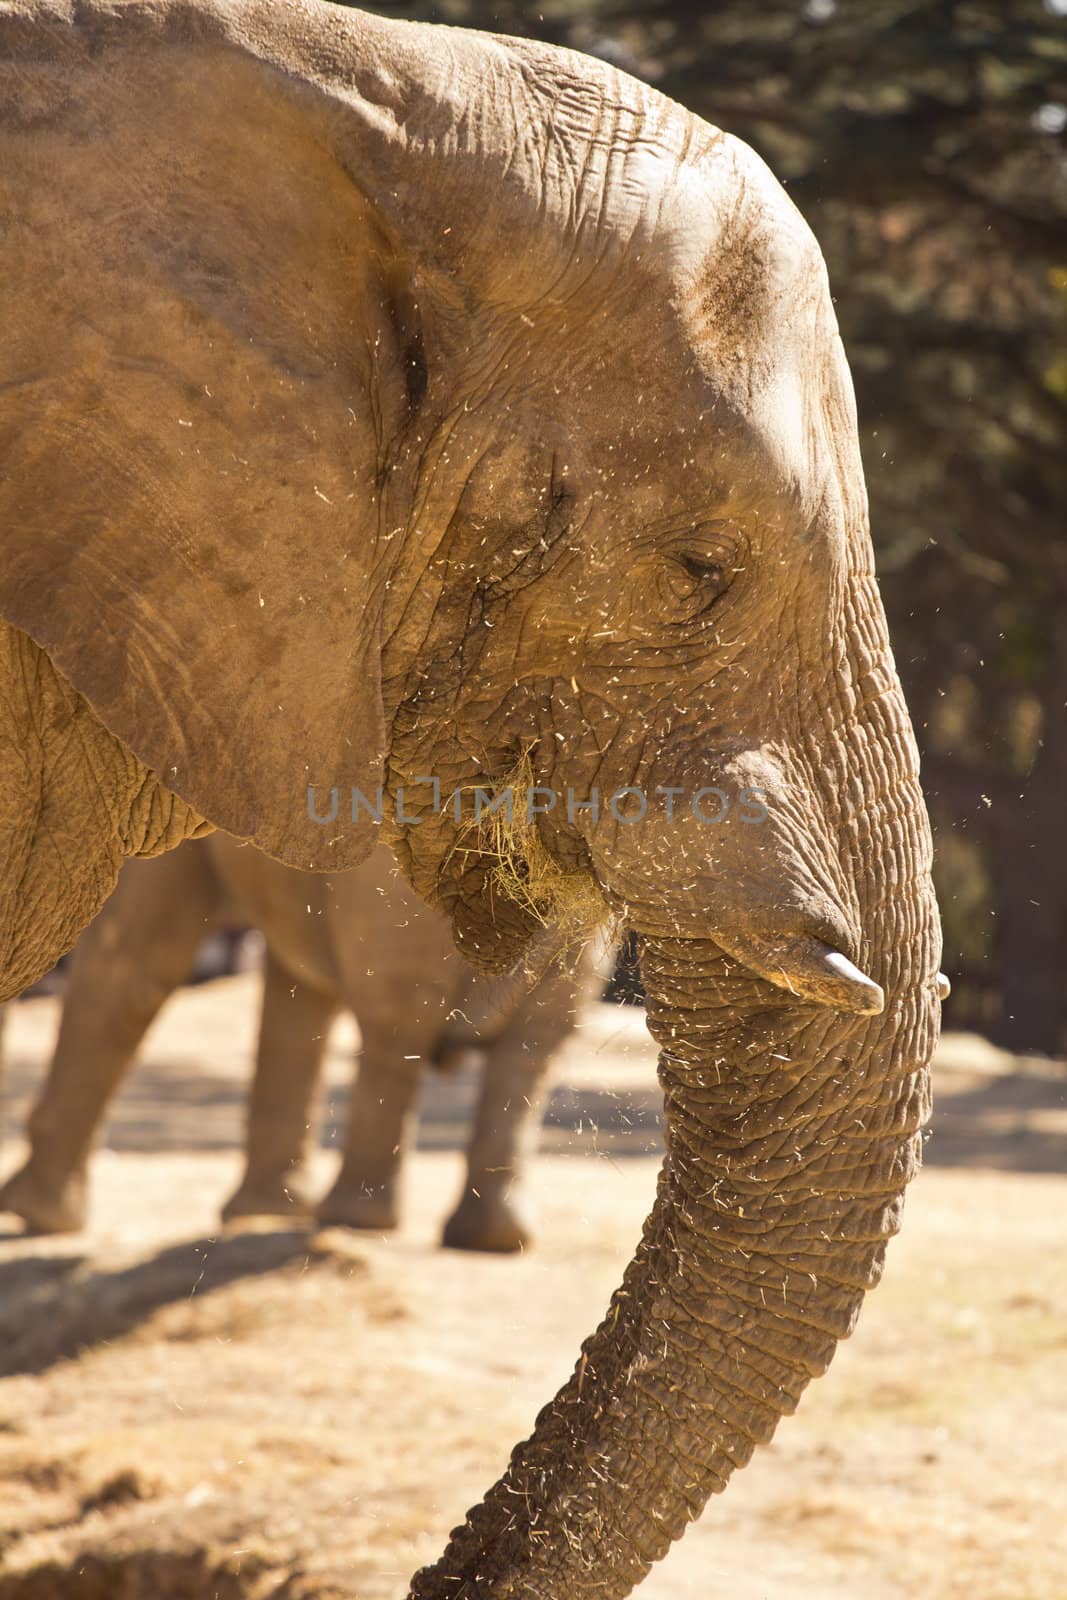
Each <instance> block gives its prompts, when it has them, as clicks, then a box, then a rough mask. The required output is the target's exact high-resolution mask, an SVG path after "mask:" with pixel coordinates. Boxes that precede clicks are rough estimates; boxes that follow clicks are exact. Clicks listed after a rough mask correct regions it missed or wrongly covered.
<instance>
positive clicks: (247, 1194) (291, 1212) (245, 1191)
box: [222, 1171, 311, 1222]
mask: <svg viewBox="0 0 1067 1600" xmlns="http://www.w3.org/2000/svg"><path fill="white" fill-rule="evenodd" d="M310 1215H311V1202H310V1201H309V1199H308V1197H307V1194H306V1192H305V1189H304V1185H303V1181H302V1179H301V1177H300V1175H299V1174H298V1173H295V1172H293V1171H289V1172H279V1173H274V1174H273V1175H271V1176H270V1177H263V1178H257V1177H249V1176H246V1177H244V1178H243V1179H242V1180H241V1183H240V1184H239V1185H238V1187H237V1188H236V1189H235V1190H234V1192H233V1194H232V1195H231V1196H230V1198H229V1199H228V1200H227V1202H226V1204H225V1205H224V1206H223V1208H222V1220H223V1222H235V1221H237V1219H238V1218H240V1217H289V1218H290V1219H292V1218H294V1217H305V1218H306V1217H309V1216H310Z"/></svg>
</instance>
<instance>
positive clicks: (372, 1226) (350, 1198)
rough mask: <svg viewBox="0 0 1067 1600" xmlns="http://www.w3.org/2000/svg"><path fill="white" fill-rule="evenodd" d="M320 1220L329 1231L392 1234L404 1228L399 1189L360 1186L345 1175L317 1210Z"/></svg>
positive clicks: (389, 1186) (368, 1185) (393, 1186)
mask: <svg viewBox="0 0 1067 1600" xmlns="http://www.w3.org/2000/svg"><path fill="white" fill-rule="evenodd" d="M315 1216H316V1219H317V1220H318V1221H319V1222H320V1223H321V1224H322V1225H323V1227H327V1228H363V1229H367V1230H369V1231H370V1232H372V1233H391V1232H392V1230H393V1229H394V1228H396V1227H398V1226H399V1224H400V1207H399V1205H398V1203H397V1196H396V1188H395V1185H393V1184H391V1183H389V1184H381V1183H379V1184H375V1185H373V1186H372V1185H370V1184H366V1183H356V1182H354V1181H353V1180H352V1179H351V1178H346V1177H345V1176H344V1174H342V1176H341V1177H340V1178H338V1180H337V1182H336V1183H335V1184H334V1186H333V1188H332V1189H331V1190H330V1192H329V1193H328V1194H327V1195H325V1196H324V1197H323V1198H322V1199H321V1200H320V1201H319V1203H318V1205H317V1206H316V1208H315Z"/></svg>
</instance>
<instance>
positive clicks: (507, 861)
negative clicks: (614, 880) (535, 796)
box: [458, 748, 618, 951]
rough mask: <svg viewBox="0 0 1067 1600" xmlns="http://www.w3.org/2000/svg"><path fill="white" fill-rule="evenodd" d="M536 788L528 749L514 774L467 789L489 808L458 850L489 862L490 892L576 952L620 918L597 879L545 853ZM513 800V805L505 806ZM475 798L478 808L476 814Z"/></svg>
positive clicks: (610, 929)
mask: <svg viewBox="0 0 1067 1600" xmlns="http://www.w3.org/2000/svg"><path fill="white" fill-rule="evenodd" d="M536 786H537V783H536V774H535V772H534V769H533V763H532V761H531V760H530V749H529V748H527V749H526V750H524V751H523V752H522V754H521V756H520V757H519V759H518V761H517V762H516V764H515V766H514V767H513V768H512V770H511V771H510V772H509V773H507V774H506V775H505V776H504V777H503V778H501V779H499V780H497V781H495V782H494V783H493V784H492V785H491V786H490V785H488V784H484V783H483V784H478V785H471V786H469V787H466V788H465V789H464V790H463V791H461V792H462V793H464V794H468V795H472V796H475V797H476V796H477V795H478V793H479V792H480V793H481V794H482V795H483V796H484V795H485V793H486V791H487V790H490V792H491V797H490V805H491V806H492V807H494V808H495V809H489V808H488V807H486V809H484V810H483V811H482V813H481V815H477V814H476V815H475V817H474V819H472V820H471V821H470V822H469V823H468V824H467V826H466V828H465V829H464V830H463V832H462V833H461V835H460V839H459V844H458V848H460V849H462V850H465V851H469V852H471V853H472V854H474V855H478V856H482V857H486V858H488V861H489V862H490V863H491V865H489V867H488V879H489V886H490V892H491V893H493V894H499V895H500V897H501V898H502V899H504V900H507V901H510V902H511V903H512V904H514V905H517V906H519V907H521V909H522V910H523V911H525V912H526V913H527V915H528V916H530V917H531V918H532V919H533V920H534V921H535V922H538V923H540V925H541V927H543V928H546V929H548V928H551V929H553V930H555V932H556V933H557V935H558V937H559V941H560V945H561V947H562V949H564V950H568V951H573V950H576V949H578V948H579V947H580V946H582V945H583V944H585V943H586V941H587V940H589V939H591V938H594V937H597V936H605V937H606V936H608V934H609V933H614V932H615V928H616V923H617V920H618V919H617V918H616V917H615V916H614V914H613V913H612V911H611V909H610V908H609V906H608V904H607V902H606V900H605V899H604V896H603V894H602V892H601V889H600V885H599V884H598V883H597V881H596V879H595V878H594V877H593V874H592V873H591V872H590V871H588V870H587V869H586V868H581V867H574V868H567V867H565V866H564V865H563V864H562V863H561V862H559V861H557V859H556V857H555V856H553V855H552V854H551V853H550V852H549V851H548V850H547V849H546V848H545V844H544V841H543V840H542V838H541V833H540V830H539V828H538V826H537V818H536V816H531V815H530V812H529V807H528V804H527V796H528V794H529V793H530V791H531V790H532V789H534V788H535V787H536ZM508 796H510V803H504V802H505V799H506V797H508ZM477 805H478V802H477V798H475V808H476V812H477Z"/></svg>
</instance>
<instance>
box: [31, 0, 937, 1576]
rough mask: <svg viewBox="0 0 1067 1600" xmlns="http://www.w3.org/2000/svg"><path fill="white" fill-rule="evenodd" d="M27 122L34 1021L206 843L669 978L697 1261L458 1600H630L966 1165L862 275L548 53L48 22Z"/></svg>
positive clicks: (650, 1284)
mask: <svg viewBox="0 0 1067 1600" xmlns="http://www.w3.org/2000/svg"><path fill="white" fill-rule="evenodd" d="M0 77H2V88H0V107H2V109H0V281H2V282H3V284H4V297H3V316H4V319H5V327H4V337H3V340H2V341H0V527H2V528H3V539H4V557H3V562H2V563H0V616H2V618H3V619H4V622H5V624H6V626H5V630H4V633H3V636H2V639H0V675H2V687H3V693H2V694H0V718H2V724H0V730H2V735H3V736H2V737H0V762H2V767H0V815H3V816H4V817H5V819H6V829H5V832H4V835H3V841H2V846H0V885H2V888H0V930H2V931H0V982H2V985H3V986H2V987H0V1001H2V1000H3V999H5V998H6V997H7V996H8V995H10V994H11V993H14V992H17V991H18V990H19V989H20V988H22V987H23V986H25V985H26V984H28V983H30V982H32V981H33V980H34V979H35V978H36V976H37V975H38V974H39V973H40V972H41V971H43V970H45V969H46V968H47V967H49V966H51V965H52V964H53V963H54V962H55V959H56V957H57V955H58V954H59V952H60V951H61V950H63V949H65V948H67V947H69V945H70V944H71V943H72V942H73V940H74V938H75V936H76V933H77V931H78V929H79V928H80V927H81V926H83V925H84V924H85V923H86V922H87V921H88V920H89V918H90V917H91V916H92V914H93V913H94V912H95V910H96V909H97V907H98V906H99V905H100V904H101V903H102V900H103V898H104V897H105V896H106V894H107V893H108V892H109V890H110V889H111V887H112V885H113V884H114V881H115V878H116V876H117V872H118V868H119V865H120V862H121V861H122V859H123V858H124V857H125V856H130V855H151V854H156V853H158V852H160V851H162V850H165V849H167V848H169V847H171V846H173V845H175V844H177V843H178V842H179V841H180V840H182V839H183V838H188V837H196V836H199V835H200V834H202V833H204V832H206V831H207V830H208V829H210V828H218V829H221V830H223V831H224V832H227V833H230V834H232V835H234V836H235V837H237V838H239V839H246V840H250V841H251V842H252V843H253V844H255V845H256V846H257V847H258V848H259V849H261V850H264V851H265V852H266V853H267V854H268V855H271V856H273V857H274V858H276V859H277V860H279V861H281V862H283V863H284V864H286V865H288V866H292V867H297V868H298V869H300V870H305V871H306V870H315V871H327V872H339V871H342V870H347V869H349V868H352V867H355V866H357V865H358V864H359V862H360V861H361V860H363V859H365V858H366V856H367V855H369V853H370V850H371V848H372V847H373V845H374V843H375V842H384V843H386V844H387V845H389V847H390V848H391V849H392V850H393V852H394V854H395V856H396V859H397V861H398V863H399V865H400V867H401V869H402V870H403V872H404V874H405V876H406V877H407V879H408V881H409V882H410V883H411V884H412V886H413V888H414V889H415V891H416V892H417V893H418V894H419V895H420V896H421V897H422V898H424V899H425V900H427V901H428V902H430V903H431V904H433V905H435V906H437V907H438V908H439V909H440V910H441V911H443V912H444V913H445V915H446V916H447V917H448V918H449V920H450V921H451V924H452V929H453V934H454V938H455V940H456V943H457V945H458V947H459V949H460V950H461V952H462V953H464V954H465V956H466V957H467V958H468V959H469V960H470V961H471V962H472V963H473V964H474V965H476V966H480V967H481V968H482V969H484V970H486V971H489V972H500V973H503V972H507V971H509V970H511V969H512V968H513V967H514V966H515V965H516V964H518V963H521V962H522V961H523V960H524V959H525V957H524V952H525V951H528V950H534V951H539V952H540V951H542V950H543V949H544V947H546V946H547V945H550V944H551V943H552V941H553V940H555V941H557V943H558V944H559V946H560V947H561V948H566V947H569V943H570V941H572V940H573V939H574V938H575V937H576V936H577V933H578V931H579V929H584V928H586V927H588V926H590V925H595V924H596V923H597V921H598V919H600V918H610V917H614V918H616V919H617V920H618V922H619V924H620V926H622V927H624V928H626V929H628V930H632V931H634V932H635V933H636V935H637V936H638V938H639V940H640V945H641V957H640V959H641V968H642V975H643V982H644V987H645V990H646V995H647V1011H646V1016H647V1022H648V1027H649V1029H650V1032H651V1034H652V1035H653V1037H654V1039H655V1040H656V1041H657V1043H658V1045H659V1046H660V1056H659V1076H660V1082H661V1085H662V1088H663V1093H664V1103H665V1119H666V1126H665V1140H666V1150H665V1155H664V1162H663V1166H662V1169H661V1175H660V1179H659V1182H658V1186H657V1192H656V1196H655V1201H654V1203H653V1206H652V1210H651V1212H650V1215H649V1217H648V1219H647V1222H646V1224H645V1228H644V1232H643V1235H642V1238H641V1240H640V1242H639V1244H638V1246H637V1250H636V1253H635V1255H634V1258H633V1261H632V1262H631V1264H630V1266H629V1267H628V1268H627V1270H626V1272H625V1274H624V1276H623V1280H622V1283H621V1286H620V1288H619V1289H618V1291H617V1292H616V1294H615V1296H614V1297H613V1299H612V1301H611V1303H610V1306H609V1308H608V1310H607V1313H606V1315H605V1318H604V1320H603V1321H602V1322H601V1323H600V1325H599V1327H598V1328H597V1329H596V1330H595V1331H594V1332H593V1333H592V1334H591V1335H590V1337H589V1338H588V1339H587V1340H586V1342H585V1344H584V1345H583V1347H582V1350H581V1353H580V1356H579V1359H578V1361H577V1364H576V1366H575V1369H574V1372H573V1374H572V1376H571V1377H570V1379H569V1380H568V1381H567V1382H566V1383H565V1384H564V1386H563V1388H562V1389H561V1390H560V1391H559V1393H558V1394H557V1395H556V1396H555V1398H554V1399H552V1400H550V1401H549V1403H548V1404H547V1406H546V1407H545V1409H544V1410H542V1412H541V1413H540V1415H539V1417H538V1418H537V1420H536V1422H535V1424H534V1426H533V1431H532V1433H531V1434H530V1436H529V1438H527V1439H526V1440H525V1441H524V1442H522V1443H521V1444H519V1445H517V1446H516V1448H515V1450H514V1452H513V1454H512V1456H511V1459H510V1462H509V1463H508V1465H507V1468H506V1470H505V1471H504V1473H503V1475H502V1476H501V1477H500V1479H499V1480H498V1482H497V1483H496V1484H495V1485H494V1486H493V1487H492V1488H490V1490H489V1491H488V1493H487V1494H486V1496H485V1498H484V1500H483V1501H482V1502H481V1503H480V1504H479V1505H477V1506H476V1507H474V1508H473V1509H472V1510H471V1511H469V1512H468V1513H467V1516H466V1518H465V1519H464V1520H463V1521H462V1522H461V1523H460V1524H458V1525H457V1527H456V1528H455V1530H454V1532H453V1534H452V1536H451V1538H450V1540H449V1541H448V1543H447V1546H446V1548H445V1550H444V1552H443V1554H442V1555H441V1556H440V1558H439V1559H438V1560H437V1561H435V1562H433V1563H432V1564H431V1565H430V1566H428V1567H425V1568H423V1569H422V1570H421V1571H420V1572H418V1573H417V1574H416V1575H415V1576H414V1577H413V1579H412V1580H411V1583H410V1586H409V1591H408V1593H409V1600H444V1597H446V1596H447V1600H594V1597H595V1600H617V1597H620V1596H624V1595H627V1594H629V1593H630V1592H631V1591H632V1590H633V1588H634V1587H635V1586H636V1585H637V1584H638V1583H640V1582H641V1581H642V1579H643V1578H644V1576H645V1575H646V1574H647V1573H648V1571H649V1569H650V1567H651V1565H652V1564H653V1563H654V1562H655V1561H657V1560H658V1559H659V1558H660V1557H661V1556H662V1555H663V1554H664V1553H665V1551H666V1550H667V1549H668V1548H669V1546H670V1544H671V1542H672V1540H674V1539H675V1538H677V1537H679V1536H680V1535H681V1534H682V1532H683V1531H684V1529H685V1527H686V1525H687V1524H688V1523H689V1522H690V1521H691V1520H692V1519H693V1518H694V1517H696V1516H697V1515H698V1514H699V1513H700V1511H701V1509H702V1508H703V1506H704V1504H705V1502H706V1501H707V1499H708V1497H709V1495H710V1494H712V1493H713V1492H716V1491H718V1490H721V1489H723V1488H724V1487H725V1486H726V1483H727V1481H728V1479H729V1477H730V1475H731V1474H732V1472H733V1471H734V1470H735V1469H736V1468H737V1467H740V1466H743V1465H744V1464H745V1463H747V1462H748V1460H749V1459H750V1457H751V1455H752V1453H753V1451H754V1449H755V1447H756V1446H757V1445H758V1444H759V1443H761V1442H763V1441H766V1440H767V1439H769V1438H770V1437H771V1435H772V1433H773V1432H774V1429H775V1427H776V1425H777V1423H778V1421H779V1419H780V1418H781V1417H783V1416H785V1415H786V1414H788V1413H790V1412H792V1411H793V1410H794V1409H795V1407H796V1405H797V1403H798V1401H799V1399H800V1396H801V1393H802V1392H803V1390H804V1388H805V1387H806V1385H807V1384H808V1382H809V1381H810V1380H811V1379H812V1378H814V1377H816V1376H818V1375H819V1374H821V1373H823V1372H824V1371H825V1370H826V1368H827V1366H828V1365H829V1363H830V1360H831V1358H832V1355H833V1352H834V1349H835V1348H836V1346H837V1343H838V1341H839V1340H840V1339H842V1338H844V1337H845V1336H847V1335H848V1334H849V1333H850V1332H851V1330H852V1328H853V1326H854V1324H855V1320H856V1317H857V1315H858V1313H859V1309H860V1306H861V1304H862V1301H863V1298H864V1295H865V1293H866V1291H867V1289H868V1288H870V1287H871V1286H872V1285H873V1284H875V1283H876V1282H877V1280H878V1277H879V1275H880V1273H881V1270H882V1266H883V1262H884V1257H885V1252H886V1247H887V1243H888V1240H889V1239H890V1237H891V1236H892V1235H893V1234H894V1233H895V1232H896V1231H897V1229H898V1226H899V1222H900V1216H901V1208H902V1203H903V1196H904V1192H905V1189H906V1187H907V1184H908V1182H909V1181H910V1179H911V1178H912V1176H913V1174H914V1173H915V1171H916V1170H917V1167H918V1165H919V1159H920V1149H921V1142H922V1127H923V1125H924V1123H925V1121H926V1119H927V1117H928V1114H929V1082H930V1079H929V1062H930V1057H931V1054H932V1051H933V1048H934V1043H935V1039H936V1035H937V1031H938V1026H939V1017H940V1011H939V994H940V980H939V975H938V965H939V959H940V929H939V922H938V916H937V909H936V905H935V900H934V896H933V891H932V887H931V876H930V862H931V841H930V833H929V825H928V820H927V817H926V812H925V808H924V805H923V800H922V794H921V790H920V787H919V776H918V758H917V753H916V747H915V741H914V736H913V733H912V729H911V725H910V722H909V719H908V714H907V709H906V707H905V704H904V700H903V696H902V693H901V689H900V684H899V679H898V677H897V674H896V669H895V666H894V662H893V656H892V650H891V645H890V641H889V636H888V629H887V625H886V621H885V615H884V611H883V608H882V603H881V597H880V594H879V590H878V586H877V581H876V576H875V571H874V560H873V548H872V544H871V539H870V529H869V518H868V508H867V500H866V493H865V488H864V479H863V468H862V461H861V456H860V448H859V426H858V422H857V417H856V411H855V401H854V395H853V391H852V384H851V377H850V373H849V369H848V364H847V361H846V359H845V355H844V352H843V348H842V344H841V340H840V336H839V333H838V330H837V325H836V320H835V316H834V309H833V303H832V299H831V295H830V290H829V286H828V283H827V277H826V270H825V265H824V262H823V259H822V256H821V253H820V251H819V247H818V244H817V242H816V241H815V239H814V236H813V235H812V233H811V232H810V230H809V229H808V227H807V226H806V224H805V223H804V222H803V220H802V219H801V217H800V215H799V213H798V212H797V210H796V209H795V207H794V206H793V204H792V202H791V201H790V200H789V199H788V197H787V196H786V194H785V192H784V190H783V189H782V187H781V186H780V185H779V184H778V183H777V181H776V180H775V179H774V177H773V176H772V175H771V173H770V171H769V170H768V168H767V167H766V166H765V164H764V163H763V162H762V161H761V160H760V159H759V157H758V156H756V155H755V154H754V153H753V152H752V151H751V150H749V149H748V148H747V147H746V146H745V145H743V144H742V143H740V142H739V141H738V140H736V139H735V138H733V137H732V136H731V135H730V134H729V133H728V132H724V131H722V130H720V129H717V128H715V127H713V126H712V125H710V124H709V123H706V122H704V121H702V120H701V119H699V118H697V117H695V116H693V115H691V114H690V113H689V112H687V111H686V110H685V109H684V108H682V107H680V106H678V105H677V104H675V103H674V102H672V101H670V100H668V99H666V98H665V97H664V96H662V95H661V94H659V93H658V92H657V91H655V90H654V89H653V88H651V87H650V86H648V85H646V84H643V83H640V82H638V81H637V80H635V79H632V78H629V77H627V76H626V75H625V74H624V73H622V72H620V71H618V70H617V69H615V68H614V67H612V66H610V65H608V64H607V63H605V62H603V61H599V60H595V59H592V58H585V57H583V56H580V55H578V54H575V53H571V52H568V51H565V50H563V51H561V50H558V49H555V48H551V47H548V46H545V45H542V44H540V43H536V42H533V41H531V40H528V39H519V38H504V37H494V36H488V35H483V34H478V33H475V32H466V31H464V30H450V29H447V28H440V27H436V26H433V25H426V24H412V23H407V22H401V21H397V20H392V19H385V18H381V17H378V16H373V15H369V14H361V13H359V12H357V11H353V10H349V9H347V8H342V7H334V6H330V5H327V4H324V3H322V0H79V4H78V5H77V6H74V7H70V6H69V5H67V3H66V0H0ZM295 1314H297V1315H298V1314H299V1313H298V1312H297V1313H295ZM457 1509H458V1508H457Z"/></svg>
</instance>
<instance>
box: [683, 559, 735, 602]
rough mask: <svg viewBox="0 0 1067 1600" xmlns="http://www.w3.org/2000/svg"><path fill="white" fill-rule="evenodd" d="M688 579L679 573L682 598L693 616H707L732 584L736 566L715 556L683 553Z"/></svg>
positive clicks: (684, 570)
mask: <svg viewBox="0 0 1067 1600" xmlns="http://www.w3.org/2000/svg"><path fill="white" fill-rule="evenodd" d="M677 561H678V566H679V567H680V568H681V572H682V573H684V574H685V576H684V578H683V577H681V573H680V574H679V586H678V587H679V589H680V590H681V591H682V593H680V594H679V598H680V599H684V600H685V602H686V604H685V611H686V612H687V614H688V616H690V617H700V616H703V615H704V613H705V612H707V611H708V610H710V608H711V607H712V606H713V605H714V604H715V602H716V600H718V599H719V598H720V596H721V595H724V594H725V593H726V591H727V589H728V588H729V587H730V583H731V580H732V578H733V574H734V569H733V567H732V566H731V565H730V564H729V563H728V562H726V561H721V560H719V561H717V560H716V559H715V558H714V557H713V556H703V555H683V556H680V557H678V558H677Z"/></svg>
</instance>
